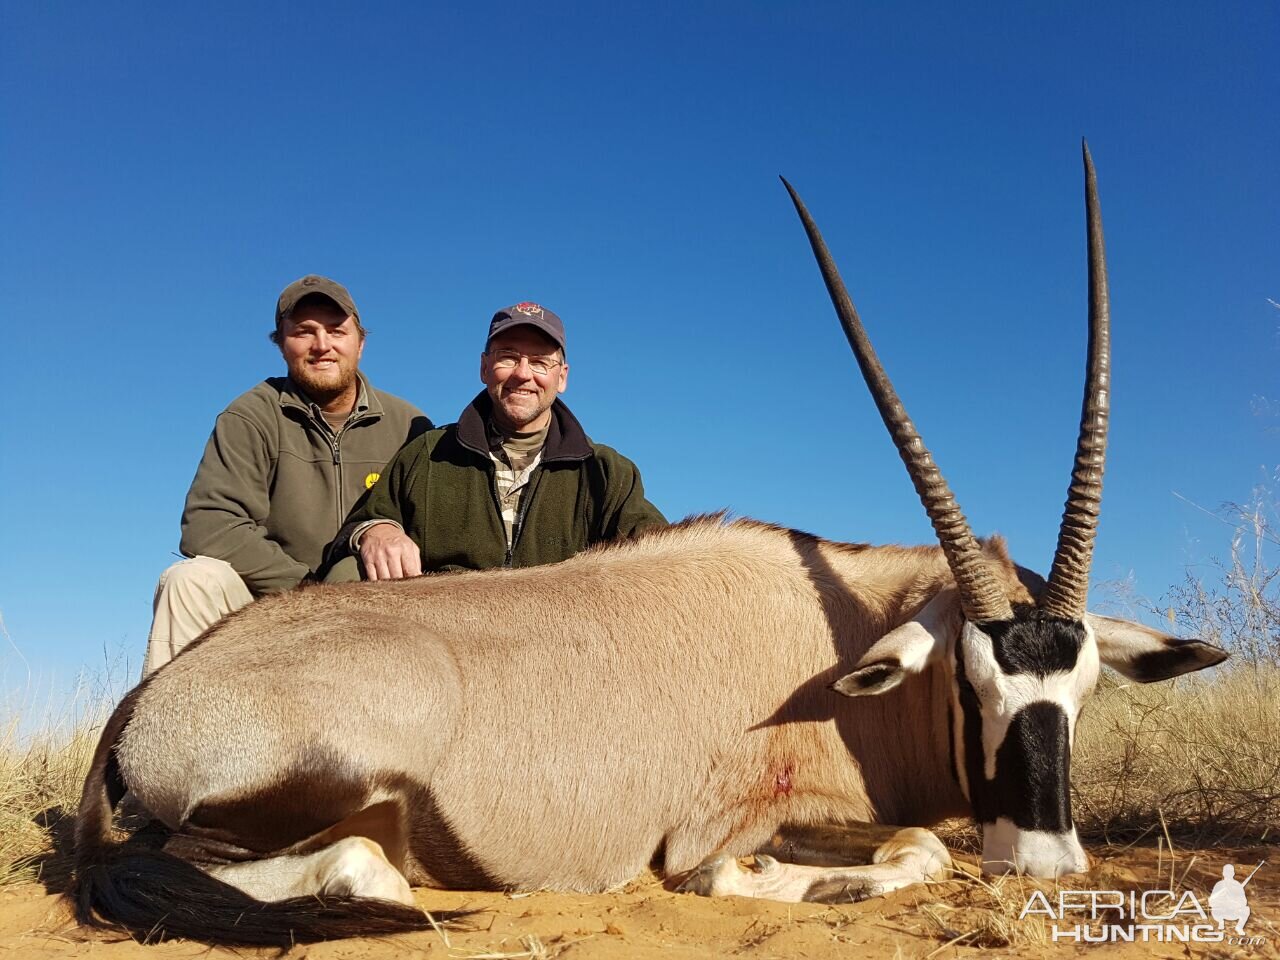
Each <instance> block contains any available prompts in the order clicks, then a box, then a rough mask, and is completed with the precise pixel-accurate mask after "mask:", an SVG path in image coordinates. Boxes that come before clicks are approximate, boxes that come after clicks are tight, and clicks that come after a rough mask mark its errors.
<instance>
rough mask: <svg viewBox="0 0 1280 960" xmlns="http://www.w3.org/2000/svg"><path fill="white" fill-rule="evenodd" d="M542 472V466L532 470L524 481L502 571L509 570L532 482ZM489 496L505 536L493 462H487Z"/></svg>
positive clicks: (531, 491) (528, 500)
mask: <svg viewBox="0 0 1280 960" xmlns="http://www.w3.org/2000/svg"><path fill="white" fill-rule="evenodd" d="M541 472H542V464H538V466H536V467H534V468H533V473H531V474H529V479H528V480H526V481H525V491H524V493H522V494H521V495H520V512H519V513H517V514H516V521H515V523H513V524H512V525H511V538H510V539H509V540H507V554H506V556H505V557H504V558H503V560H502V567H503V569H504V570H510V569H511V564H512V560H513V557H514V554H515V550H516V543H517V541H519V539H520V531H521V530H522V529H523V528H524V517H525V514H527V513H528V512H529V503H530V501H532V499H533V497H532V496H531V494H532V493H533V481H534V480H535V479H536V478H537V476H538V475H539V474H540V473H541ZM489 496H491V497H492V498H493V508H494V509H495V510H497V511H498V523H500V524H502V533H503V536H504V537H505V536H506V532H507V525H506V523H505V522H504V521H503V519H502V501H501V500H499V499H498V471H497V468H496V467H495V466H494V465H493V461H492V460H490V461H489Z"/></svg>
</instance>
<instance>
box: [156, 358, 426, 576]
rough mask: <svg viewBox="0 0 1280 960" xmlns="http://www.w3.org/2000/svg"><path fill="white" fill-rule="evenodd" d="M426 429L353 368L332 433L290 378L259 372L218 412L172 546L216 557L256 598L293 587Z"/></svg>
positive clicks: (413, 411)
mask: <svg viewBox="0 0 1280 960" xmlns="http://www.w3.org/2000/svg"><path fill="white" fill-rule="evenodd" d="M430 428H431V421H430V420H428V419H427V418H426V417H425V416H423V414H422V412H421V411H420V410H418V409H417V408H416V407H414V406H412V405H411V404H408V403H406V402H405V401H403V400H401V399H400V398H399V397H395V396H392V395H391V394H389V393H383V392H382V391H381V390H375V389H373V388H372V387H370V386H369V385H368V383H366V382H365V380H364V378H363V376H361V379H360V394H359V397H358V399H357V400H356V407H355V410H353V411H352V413H351V416H350V417H349V418H348V420H347V422H346V424H345V425H344V426H343V428H342V430H340V431H339V432H338V433H336V434H335V433H334V432H333V431H332V430H330V429H329V425H328V424H327V423H325V422H324V418H323V417H322V416H321V415H320V411H319V409H318V408H317V407H316V406H315V404H314V403H312V402H311V401H310V400H309V399H308V398H307V396H306V395H305V394H303V393H302V392H301V391H300V390H298V388H297V387H296V386H295V385H294V383H293V381H292V380H290V379H289V378H288V377H272V378H270V379H268V380H265V381H263V382H262V383H260V384H258V385H257V386H256V387H254V388H253V389H252V390H250V391H249V392H248V393H244V394H241V395H240V396H239V397H237V398H236V399H235V400H234V401H232V403H231V406H229V407H227V409H226V410H224V411H222V413H221V414H219V416H218V419H217V422H216V423H215V424H214V426H213V435H212V436H211V437H210V438H209V443H208V445H207V446H206V447H205V451H204V458H203V459H202V460H201V461H200V466H199V467H198V468H197V469H196V476H195V479H194V480H192V481H191V490H190V491H189V492H188V493H187V504H186V508H185V509H184V510H183V512H182V542H181V546H180V549H181V550H182V552H183V553H184V554H185V555H186V556H188V557H194V556H196V555H203V556H206V557H215V558H217V559H219V560H225V561H226V562H227V563H229V564H231V566H232V568H233V569H234V570H235V571H236V573H238V574H239V575H240V577H241V579H243V580H244V582H245V585H246V586H248V588H249V592H250V593H252V594H253V595H254V596H255V597H257V596H261V595H262V594H266V593H278V592H280V591H282V590H288V589H289V588H291V587H295V586H297V585H298V583H299V582H300V581H301V580H302V578H303V577H305V576H307V575H308V574H310V573H311V572H312V571H314V570H315V569H316V568H317V567H318V566H319V565H320V560H321V558H322V556H323V555H324V550H325V547H326V546H328V544H329V541H330V540H332V539H333V535H334V534H335V533H337V531H338V527H340V526H341V525H342V521H343V519H344V518H345V517H346V515H347V511H349V510H350V509H351V507H352V505H353V504H354V503H355V502H356V500H357V499H358V498H359V497H360V495H361V494H363V493H364V492H365V490H367V489H368V488H369V487H370V486H372V485H373V483H374V482H376V480H377V478H378V475H379V474H380V473H381V472H382V468H383V466H384V465H385V464H386V462H387V461H388V460H390V459H391V457H392V455H393V454H394V453H395V452H396V451H397V450H399V449H400V447H401V446H402V445H403V444H404V443H405V441H407V440H410V439H412V438H414V437H417V436H420V435H421V434H422V433H423V432H424V431H426V430H429V429H430Z"/></svg>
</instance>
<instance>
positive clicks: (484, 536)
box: [328, 393, 667, 572]
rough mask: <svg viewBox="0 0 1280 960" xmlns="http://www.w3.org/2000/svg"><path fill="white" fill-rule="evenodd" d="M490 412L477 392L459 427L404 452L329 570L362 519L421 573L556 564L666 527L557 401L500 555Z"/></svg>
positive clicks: (350, 524)
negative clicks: (408, 549)
mask: <svg viewBox="0 0 1280 960" xmlns="http://www.w3.org/2000/svg"><path fill="white" fill-rule="evenodd" d="M491 409H492V407H491V401H490V399H489V396H488V394H487V393H481V394H480V395H479V396H478V397H476V399H475V400H473V401H472V402H471V404H470V405H469V406H468V407H467V408H466V410H464V411H463V413H462V416H461V417H459V418H458V422H457V423H455V424H450V425H449V426H447V427H441V428H437V429H435V430H431V431H429V432H428V433H425V434H423V435H422V436H421V437H418V438H417V439H416V440H414V441H412V442H410V443H408V444H406V445H405V446H404V448H403V449H402V450H401V451H400V452H399V453H398V454H396V456H395V459H394V460H392V461H391V462H390V463H388V464H387V469H386V470H385V471H384V472H383V476H382V479H381V480H379V481H378V483H377V484H375V485H374V487H373V488H372V489H371V490H370V491H369V492H368V493H367V494H365V496H364V497H363V498H362V499H361V500H360V502H359V503H357V504H356V506H355V509H354V510H352V512H351V515H350V516H349V517H348V518H347V523H346V524H345V525H344V526H343V528H342V530H341V531H340V532H339V534H338V536H337V538H336V539H335V540H334V543H333V548H332V550H331V552H330V556H329V558H328V559H329V562H330V563H332V562H336V561H337V560H339V559H341V558H342V557H343V556H347V555H349V554H350V549H349V544H348V541H349V538H350V534H351V532H352V531H353V530H355V528H356V527H357V526H359V525H360V524H362V523H364V522H366V521H369V520H394V521H395V522H396V523H398V524H400V526H401V527H403V528H404V531H405V533H406V534H408V536H409V537H410V538H411V539H412V540H413V541H414V542H415V543H416V544H418V546H419V547H420V548H421V550H422V569H423V570H424V571H425V572H432V571H442V570H486V569H489V568H492V567H531V566H535V565H537V564H543V563H556V562H558V561H560V560H565V559H568V558H569V557H571V556H573V555H574V554H575V553H578V552H579V551H581V550H584V549H586V548H587V547H589V546H591V545H592V544H594V543H599V542H601V541H604V540H615V539H617V538H619V537H626V536H630V535H632V534H635V533H639V532H640V531H641V530H645V529H648V528H650V527H656V526H665V525H666V522H667V521H666V519H665V518H664V517H663V516H662V514H661V513H660V512H659V511H658V508H657V507H655V506H654V505H653V504H651V503H650V502H649V501H648V500H646V499H645V496H644V485H643V484H642V483H641V480H640V471H639V470H637V469H636V465H635V464H634V463H632V462H631V461H630V460H628V459H627V458H626V457H624V456H622V455H621V454H620V453H618V452H617V451H616V450H614V449H612V448H611V447H606V446H604V445H603V444H598V443H593V442H592V441H591V440H590V439H589V438H588V437H587V435H586V433H584V432H583V430H582V427H581V425H579V423H578V420H577V418H576V417H574V415H573V414H572V413H571V412H570V411H569V408H568V407H567V406H565V405H564V403H563V402H561V401H560V400H557V401H556V402H555V405H554V406H553V407H552V408H551V409H552V418H551V425H550V428H549V429H548V431H547V440H546V445H545V446H544V447H543V450H542V460H541V462H540V463H539V464H538V466H537V467H535V468H534V472H533V475H532V476H531V478H530V480H529V486H528V488H527V489H526V490H525V492H524V494H523V496H522V497H521V501H520V514H519V516H518V517H517V518H516V523H515V528H514V530H513V531H512V540H513V543H512V546H511V548H510V549H508V547H507V537H506V529H505V527H504V526H503V523H502V514H501V511H500V510H499V507H498V501H497V496H496V493H495V490H494V479H493V477H494V465H493V460H492V459H491V458H490V456H489V444H488V439H487V437H486V435H485V423H486V422H487V420H488V418H489V413H490V410H491Z"/></svg>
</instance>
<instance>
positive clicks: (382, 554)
mask: <svg viewBox="0 0 1280 960" xmlns="http://www.w3.org/2000/svg"><path fill="white" fill-rule="evenodd" d="M360 559H361V560H362V561H363V562H364V575H365V578H366V579H368V580H401V579H403V578H405V577H416V576H420V575H421V574H422V553H421V551H419V550H418V545H417V544H416V543H414V542H413V541H412V540H410V539H409V538H408V537H407V536H406V535H405V532H404V531H403V530H401V529H400V528H399V527H398V526H397V525H396V524H394V523H379V524H377V525H376V526H373V527H370V528H369V529H368V530H366V531H365V532H364V533H363V534H361V535H360Z"/></svg>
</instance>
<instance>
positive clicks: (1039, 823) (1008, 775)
mask: <svg viewBox="0 0 1280 960" xmlns="http://www.w3.org/2000/svg"><path fill="white" fill-rule="evenodd" d="M989 626H990V625H989V624H984V625H983V628H982V629H983V630H984V631H985V630H986V629H987V628H988V627H989ZM961 646H962V645H959V644H958V645H957V646H956V683H957V684H958V686H959V691H960V711H961V718H962V723H963V731H964V752H965V757H964V766H965V773H966V774H967V775H968V779H969V800H970V802H971V803H972V804H973V816H974V819H975V820H977V821H978V822H979V823H995V821H996V819H997V818H998V817H1005V818H1006V819H1008V820H1011V821H1013V823H1015V824H1016V825H1017V826H1018V827H1019V828H1021V829H1023V830H1045V831H1049V832H1054V833H1063V832H1065V831H1067V830H1070V829H1071V789H1070V784H1071V741H1070V735H1069V726H1068V722H1067V716H1066V714H1065V713H1064V712H1063V710H1062V708H1061V707H1059V706H1058V705H1057V704H1054V703H1048V702H1045V701H1040V702H1037V703H1031V704H1028V705H1027V706H1026V707H1024V708H1023V709H1022V710H1020V711H1018V713H1017V714H1016V715H1015V716H1014V718H1013V720H1012V722H1011V723H1010V724H1009V729H1008V731H1007V733H1006V734H1005V739H1004V742H1003V743H1002V744H1001V745H1000V746H999V748H998V749H997V751H996V775H995V779H994V780H988V779H987V775H986V759H985V754H984V752H983V744H982V704H981V701H980V700H979V698H978V692H977V691H976V690H975V689H974V687H973V684H972V683H970V682H969V678H968V676H967V675H966V672H965V666H964V654H963V651H962V649H961ZM953 762H954V761H953Z"/></svg>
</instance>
